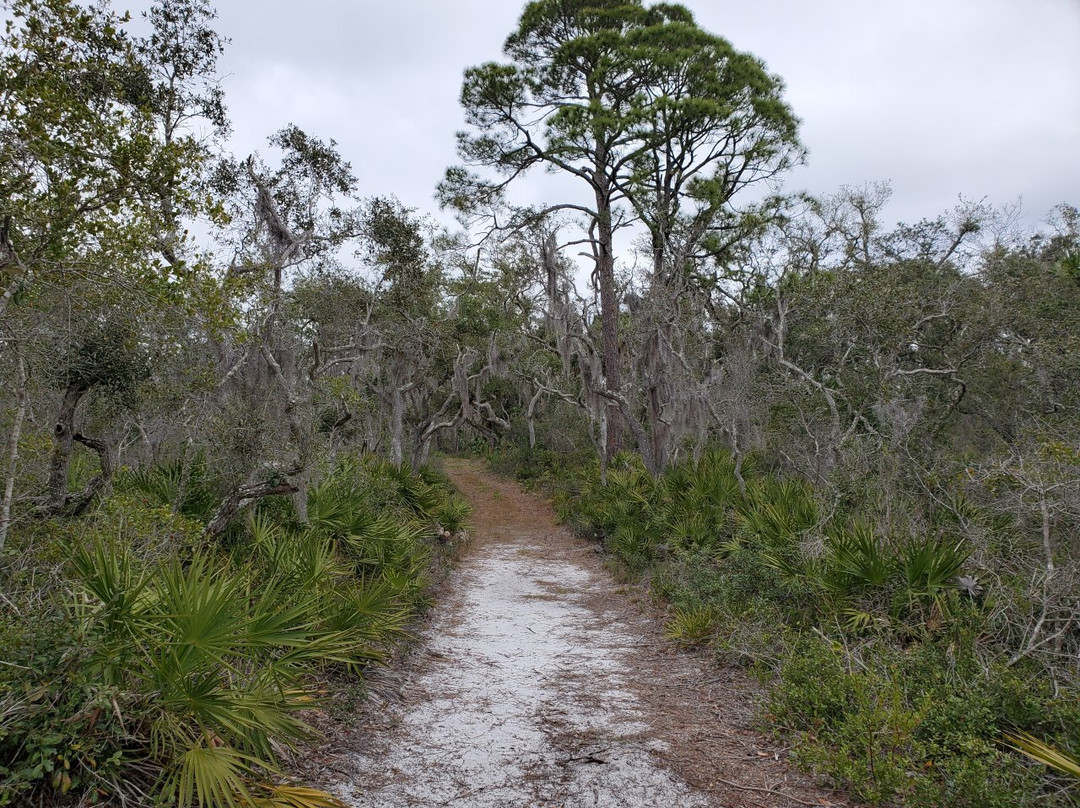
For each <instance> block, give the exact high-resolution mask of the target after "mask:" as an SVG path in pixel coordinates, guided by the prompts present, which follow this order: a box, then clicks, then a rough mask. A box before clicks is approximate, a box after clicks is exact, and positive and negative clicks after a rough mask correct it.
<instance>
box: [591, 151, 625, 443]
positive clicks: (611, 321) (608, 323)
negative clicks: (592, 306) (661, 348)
mask: <svg viewBox="0 0 1080 808" xmlns="http://www.w3.org/2000/svg"><path fill="white" fill-rule="evenodd" d="M606 162H607V151H606V149H605V148H604V146H603V145H602V144H598V145H597V148H596V166H595V171H594V172H593V186H594V191H595V198H596V213H597V219H596V235H597V239H596V280H597V286H598V287H599V290H600V336H601V356H602V367H603V371H604V382H603V383H604V385H605V387H606V389H608V390H610V391H611V392H612V393H616V394H617V393H619V391H620V390H621V389H622V379H621V374H620V372H619V301H618V297H617V295H616V289H615V252H614V247H613V243H614V230H613V229H612V225H611V193H610V187H611V182H610V179H609V178H608V176H607V174H606V173H605V171H606V165H605V164H606ZM620 451H622V422H621V419H620V418H619V416H618V414H617V412H610V413H609V416H608V425H607V455H608V457H614V456H615V455H616V454H618V453H619V452H620Z"/></svg>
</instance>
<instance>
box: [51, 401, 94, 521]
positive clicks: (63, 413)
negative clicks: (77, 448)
mask: <svg viewBox="0 0 1080 808" xmlns="http://www.w3.org/2000/svg"><path fill="white" fill-rule="evenodd" d="M89 390H90V385H89V384H87V383H86V382H81V381H80V382H72V383H71V384H69V385H68V387H67V389H66V390H65V391H64V398H63V400H62V401H61V402H60V412H59V413H58V414H57V416H56V426H55V427H53V456H52V463H51V466H50V468H49V487H48V494H47V497H48V499H47V502H46V511H47V512H49V513H60V512H62V511H63V510H64V508H65V507H66V506H67V501H68V468H69V467H70V466H71V452H72V448H73V445H74V439H75V411H76V410H77V409H78V407H79V402H80V401H82V398H83V396H85V395H86V394H87V392H89Z"/></svg>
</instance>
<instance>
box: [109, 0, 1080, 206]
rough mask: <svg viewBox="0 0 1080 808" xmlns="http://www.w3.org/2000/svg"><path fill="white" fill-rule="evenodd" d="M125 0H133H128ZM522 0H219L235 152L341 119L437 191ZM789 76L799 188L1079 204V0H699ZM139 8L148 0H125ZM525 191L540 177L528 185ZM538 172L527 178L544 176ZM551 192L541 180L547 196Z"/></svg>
mask: <svg viewBox="0 0 1080 808" xmlns="http://www.w3.org/2000/svg"><path fill="white" fill-rule="evenodd" d="M115 1H116V5H117V6H118V7H121V8H122V7H123V6H124V3H123V0H115ZM523 5H524V3H523V2H522V1H521V0H396V2H381V1H380V2H374V0H309V2H308V3H307V4H306V5H301V4H300V3H297V2H282V1H281V0H262V1H261V2H249V1H248V0H220V2H219V3H218V11H219V18H218V20H217V26H216V27H217V29H218V30H219V31H220V32H221V33H222V34H223V35H225V36H227V37H229V38H231V40H232V43H231V44H230V45H229V47H228V50H227V52H226V55H225V58H224V60H223V62H222V63H221V72H222V74H223V76H224V88H225V92H226V99H227V102H228V105H229V109H230V113H231V116H232V121H233V128H234V137H233V142H232V147H233V149H234V151H235V152H236V153H237V154H246V153H248V152H250V151H252V150H258V149H265V143H266V137H267V136H268V135H269V134H271V133H272V132H274V131H275V130H277V129H279V128H281V127H282V126H284V125H285V124H288V123H295V124H296V125H298V126H300V127H301V128H302V129H304V130H305V131H307V132H308V133H309V134H313V135H318V136H320V137H324V138H334V139H335V140H336V141H337V142H338V144H339V148H340V150H341V152H342V154H343V155H344V156H345V158H346V159H347V160H349V161H350V162H351V163H352V165H353V168H354V170H355V173H356V175H357V176H358V177H359V179H360V184H361V189H362V192H363V193H364V194H365V195H374V194H395V195H396V196H398V197H399V198H400V199H401V200H402V201H403V202H405V203H406V204H407V205H409V206H411V207H415V208H418V209H419V210H421V211H423V212H432V211H434V210H435V203H434V201H433V199H432V193H433V191H434V186H435V183H436V182H438V180H439V179H440V177H441V176H442V173H443V170H444V169H445V168H446V166H448V165H451V164H453V163H454V162H456V160H455V154H454V132H455V131H456V130H458V129H460V128H461V127H462V124H463V121H462V115H461V110H460V107H459V105H458V93H459V91H460V85H461V74H462V71H463V70H464V68H466V67H468V66H470V65H475V64H479V63H481V62H484V61H488V60H492V59H499V58H500V56H501V53H500V51H501V47H502V42H503V40H504V39H505V37H506V35H507V34H508V33H509V32H510V31H511V29H512V28H513V27H514V25H515V24H516V21H517V17H518V15H519V14H520V12H521V9H522V7H523ZM685 5H687V6H688V7H689V8H691V10H693V11H694V13H695V14H696V16H697V20H698V22H699V23H700V24H701V26H702V27H704V28H706V29H708V30H710V31H712V32H713V33H717V34H720V35H722V36H724V37H726V38H727V39H728V40H730V41H731V42H732V44H733V45H734V46H735V47H736V48H738V49H740V50H744V51H749V52H751V53H753V54H755V55H757V56H758V57H760V58H761V59H763V60H764V61H765V62H766V64H767V65H768V67H769V70H770V71H771V72H774V73H777V74H779V75H780V76H782V77H783V79H784V80H785V82H786V84H787V99H788V101H789V103H790V104H791V106H792V108H793V109H794V110H795V113H796V114H797V115H798V116H799V117H800V118H801V119H802V122H803V126H802V137H803V141H804V142H805V143H806V145H807V146H808V147H809V150H810V155H809V162H808V165H807V166H806V167H804V168H801V169H798V170H797V171H795V172H792V174H790V175H789V176H788V178H787V180H786V182H785V188H786V189H787V190H791V191H794V190H809V191H811V192H814V193H829V192H832V191H835V190H837V189H838V188H839V187H840V186H841V185H845V184H846V185H861V184H863V183H867V182H871V181H876V180H888V181H889V182H890V183H891V185H892V188H893V200H892V203H891V205H890V207H889V208H888V211H887V214H888V215H889V217H890V218H893V219H899V220H903V221H915V220H918V219H920V218H923V217H930V216H934V215H936V214H938V213H941V212H944V211H945V210H948V209H949V208H951V207H953V206H954V205H955V204H956V202H957V201H958V196H960V195H963V196H964V197H965V198H966V199H969V200H980V199H982V198H984V197H985V198H986V199H987V201H989V202H990V203H992V204H997V205H1000V204H1008V203H1014V202H1016V201H1018V200H1020V199H1021V198H1022V199H1023V212H1024V216H1025V219H1027V220H1029V221H1033V220H1037V219H1040V218H1042V217H1043V216H1044V215H1045V214H1046V213H1047V211H1048V210H1049V209H1050V208H1051V207H1052V206H1053V205H1055V204H1056V203H1058V202H1063V201H1067V202H1071V203H1073V204H1080V0H739V1H738V2H736V1H735V0H687V2H685ZM128 7H130V8H131V9H132V10H133V11H136V12H137V11H138V10H139V9H140V8H145V7H146V6H145V4H138V3H134V4H129V6H128ZM525 193H530V192H525ZM541 193H542V191H541V190H538V189H535V188H534V189H533V190H532V191H531V193H530V195H534V194H535V195H539V194H541ZM536 201H540V200H536Z"/></svg>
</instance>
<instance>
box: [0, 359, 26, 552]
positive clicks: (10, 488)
mask: <svg viewBox="0 0 1080 808" xmlns="http://www.w3.org/2000/svg"><path fill="white" fill-rule="evenodd" d="M16 356H17V358H18V364H19V386H18V389H17V390H16V396H17V402H18V407H17V409H16V410H15V420H14V422H13V423H12V425H11V437H10V438H9V440H10V446H9V448H8V457H7V469H6V470H5V474H4V501H3V504H2V505H0V550H3V549H4V544H5V542H6V541H7V534H8V528H9V527H10V525H11V502H12V498H13V497H14V494H15V476H16V474H17V473H18V470H19V439H20V438H21V437H22V426H23V421H24V420H25V419H26V387H27V384H28V383H29V378H28V377H27V375H26V361H25V360H24V359H23V356H22V354H21V353H16Z"/></svg>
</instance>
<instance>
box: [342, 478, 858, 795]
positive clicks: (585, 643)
mask: <svg viewBox="0 0 1080 808" xmlns="http://www.w3.org/2000/svg"><path fill="white" fill-rule="evenodd" d="M446 471H447V473H448V474H449V475H450V477H451V478H452V479H453V480H454V483H455V484H456V485H457V486H458V488H459V489H460V490H461V492H462V493H463V494H464V495H465V496H467V497H468V498H469V500H470V501H471V502H472V503H473V507H474V515H473V530H472V534H473V536H474V538H473V542H472V545H471V546H470V548H469V550H468V552H467V554H466V556H465V558H464V560H463V561H462V563H461V566H460V568H459V569H458V570H456V571H455V572H454V574H453V577H452V580H451V583H450V586H449V591H448V592H447V594H446V595H445V596H444V597H443V598H442V599H441V600H440V603H439V605H438V606H437V607H436V609H437V612H436V614H435V615H434V617H433V618H432V619H431V621H430V623H429V624H428V625H427V627H426V629H425V630H424V633H423V637H422V638H421V642H420V645H419V647H418V648H417V649H416V650H415V651H414V652H413V654H412V655H411V658H410V661H409V664H408V666H407V668H406V669H404V670H402V671H399V672H398V673H397V674H396V676H397V677H398V679H400V682H398V679H395V674H394V673H391V674H390V676H389V680H390V681H392V682H394V683H395V687H394V688H392V689H393V690H394V691H395V692H393V694H392V696H388V695H387V692H386V691H387V688H386V687H385V682H384V683H383V684H384V687H382V688H380V687H379V686H378V684H376V687H375V688H374V690H375V693H376V694H377V695H381V698H374V699H372V702H371V703H370V704H369V706H368V707H367V708H366V709H365V712H366V713H367V715H365V716H363V717H362V721H361V722H360V723H361V724H363V726H357V727H355V728H354V729H353V730H351V731H347V732H346V733H345V737H341V738H340V740H341V741H342V743H341V745H340V746H338V749H339V750H340V751H339V753H338V754H337V755H336V756H335V759H334V761H333V763H332V765H331V766H330V772H332V773H333V780H334V782H333V783H332V784H331V790H332V791H333V792H334V793H336V794H337V795H338V796H340V797H341V798H342V799H343V800H344V801H345V802H346V803H347V804H349V805H352V806H356V808H361V807H363V808H369V807H371V808H374V807H375V806H378V807H379V808H398V807H399V806H400V807H401V808H414V807H415V808H419V807H420V806H423V807H424V808H428V807H429V806H444V805H445V806H449V805H454V806H467V807H474V808H496V807H498V808H504V807H505V808H511V807H512V808H518V807H519V806H522V807H524V806H537V807H539V806H561V807H562V808H577V806H594V807H596V808H605V807H608V806H610V807H611V808H614V807H615V806H626V807H627V808H630V807H632V806H639V807H640V808H646V807H649V808H652V806H657V807H661V806H663V807H668V806H671V807H675V806H679V807H680V808H681V807H682V806H686V808H696V807H697V806H744V805H746V806H749V805H755V806H768V807H769V808H774V807H775V806H788V805H837V804H840V803H839V802H837V801H836V798H835V795H832V794H831V793H829V792H821V791H816V790H814V789H813V786H812V784H810V783H808V782H807V781H806V780H805V779H804V778H802V777H800V776H799V775H797V774H793V773H792V772H790V771H789V769H788V767H787V765H786V764H785V763H784V762H783V761H782V759H781V755H779V754H774V753H773V752H771V751H770V750H768V749H766V748H762V744H763V743H765V742H764V741H762V739H760V738H759V737H758V736H756V735H755V734H754V733H753V732H752V731H751V730H750V729H748V727H747V723H748V717H749V714H750V706H749V704H747V703H746V699H748V698H750V697H751V696H750V694H749V691H748V689H747V688H746V687H745V685H744V684H743V683H742V682H740V681H736V679H730V678H727V677H725V676H720V675H719V674H718V672H717V671H715V670H709V669H708V668H707V667H706V666H703V664H702V662H701V661H700V660H698V659H696V658H695V657H694V656H693V655H691V654H687V653H683V652H678V651H675V650H673V649H671V648H670V647H668V646H667V645H666V644H665V643H664V642H663V640H662V639H661V638H660V637H659V636H658V635H657V629H656V616H655V615H652V614H649V609H648V607H647V605H645V604H640V603H636V602H635V598H634V593H635V590H628V589H627V588H626V587H622V586H620V585H619V584H617V583H616V582H615V581H614V580H613V579H612V577H611V576H610V574H608V573H607V572H606V571H605V570H604V568H603V566H602V563H601V562H600V559H599V557H598V556H597V553H596V552H595V550H594V549H593V548H591V547H590V546H588V545H586V544H584V543H582V542H579V541H576V540H575V539H573V538H572V537H570V536H569V535H568V534H567V533H566V532H565V531H564V530H563V529H561V528H560V527H558V525H557V524H556V522H555V518H554V514H553V512H552V511H551V508H550V506H549V505H548V504H547V503H545V502H544V501H543V500H541V499H539V498H537V497H535V496H533V495H530V494H528V493H526V492H524V491H523V490H521V489H520V487H518V486H517V485H516V484H514V483H512V482H510V481H507V480H504V479H501V478H497V477H494V476H492V475H490V474H488V473H486V472H485V471H484V470H483V467H482V465H481V464H480V463H478V462H473V461H462V460H454V461H447V463H446ZM638 597H640V595H638ZM732 699H734V700H735V702H734V705H733V704H725V702H729V701H731V700H732ZM823 795H827V796H823Z"/></svg>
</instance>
